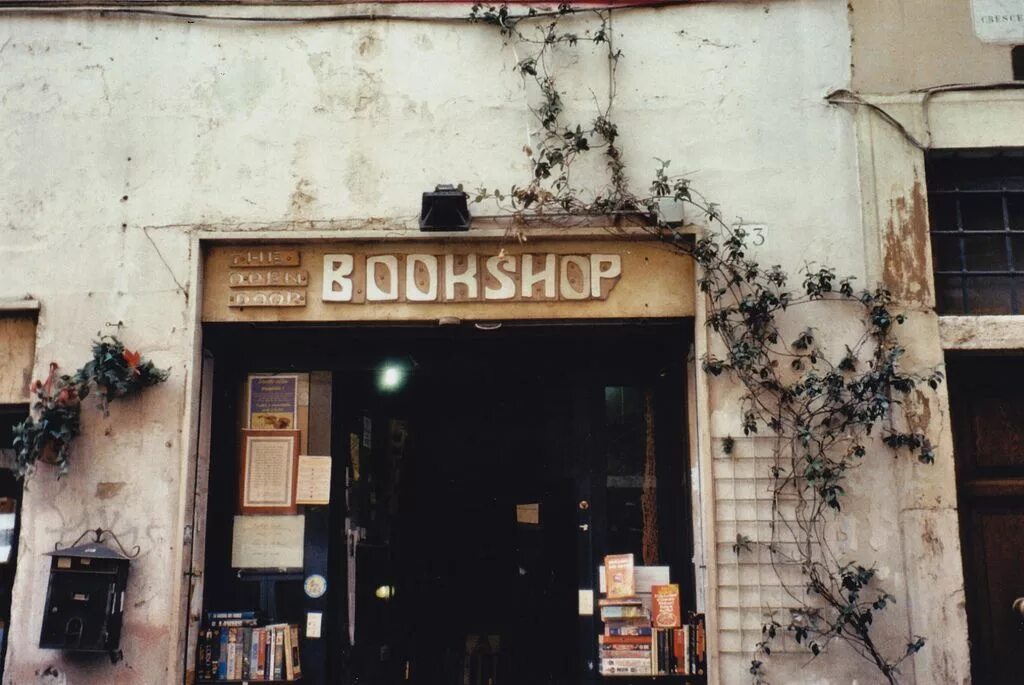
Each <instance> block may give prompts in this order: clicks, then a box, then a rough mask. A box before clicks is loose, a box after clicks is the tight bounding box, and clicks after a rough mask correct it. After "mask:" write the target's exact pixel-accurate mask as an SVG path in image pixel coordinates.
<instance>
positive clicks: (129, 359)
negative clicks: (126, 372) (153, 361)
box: [121, 349, 142, 376]
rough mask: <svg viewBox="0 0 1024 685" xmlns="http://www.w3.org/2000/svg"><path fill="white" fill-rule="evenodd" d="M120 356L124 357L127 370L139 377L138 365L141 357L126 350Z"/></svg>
mask: <svg viewBox="0 0 1024 685" xmlns="http://www.w3.org/2000/svg"><path fill="white" fill-rule="evenodd" d="M121 356H122V357H124V361H125V363H126V364H128V368H129V369H131V370H132V373H133V374H134V375H136V376H137V375H139V364H140V363H141V362H142V355H141V354H139V353H138V352H132V351H131V350H128V349H126V350H125V351H124V353H123V354H122V355H121Z"/></svg>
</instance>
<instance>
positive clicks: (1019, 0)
mask: <svg viewBox="0 0 1024 685" xmlns="http://www.w3.org/2000/svg"><path fill="white" fill-rule="evenodd" d="M971 11H972V15H973V18H974V33H975V34H976V35H977V36H978V38H979V39H981V41H982V42H983V43H1002V44H1006V45H1019V44H1021V43H1024V0H971Z"/></svg>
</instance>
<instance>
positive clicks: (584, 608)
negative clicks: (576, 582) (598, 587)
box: [580, 590, 594, 616]
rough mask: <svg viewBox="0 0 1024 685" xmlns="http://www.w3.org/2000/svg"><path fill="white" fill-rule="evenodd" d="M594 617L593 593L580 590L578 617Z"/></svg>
mask: <svg viewBox="0 0 1024 685" xmlns="http://www.w3.org/2000/svg"><path fill="white" fill-rule="evenodd" d="M593 615H594V591H593V590H580V616H593Z"/></svg>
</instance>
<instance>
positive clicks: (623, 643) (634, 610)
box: [598, 554, 655, 675]
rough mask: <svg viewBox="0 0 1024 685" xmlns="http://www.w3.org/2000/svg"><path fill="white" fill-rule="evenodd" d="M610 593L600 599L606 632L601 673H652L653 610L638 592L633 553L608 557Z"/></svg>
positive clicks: (602, 639) (600, 644) (600, 642)
mask: <svg viewBox="0 0 1024 685" xmlns="http://www.w3.org/2000/svg"><path fill="white" fill-rule="evenodd" d="M604 566H605V578H606V584H607V588H606V589H607V592H606V593H605V594H606V596H605V597H603V598H601V599H600V600H598V606H599V607H600V609H601V622H602V623H603V624H604V631H603V633H602V634H601V635H599V636H598V651H599V665H600V669H601V675H651V673H652V668H651V666H652V664H653V663H654V662H655V656H654V654H653V649H654V642H653V639H652V630H653V629H652V627H651V613H650V610H649V609H648V608H647V607H646V606H644V601H643V599H641V598H640V597H639V596H637V594H636V585H635V583H634V577H633V555H632V554H613V555H609V556H607V557H605V562H604Z"/></svg>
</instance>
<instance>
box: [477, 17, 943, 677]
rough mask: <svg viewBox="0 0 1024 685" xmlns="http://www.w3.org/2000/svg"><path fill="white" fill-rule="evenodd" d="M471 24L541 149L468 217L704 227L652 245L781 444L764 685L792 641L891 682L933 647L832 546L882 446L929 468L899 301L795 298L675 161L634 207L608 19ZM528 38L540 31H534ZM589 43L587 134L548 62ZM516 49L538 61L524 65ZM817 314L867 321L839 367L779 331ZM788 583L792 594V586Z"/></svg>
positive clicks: (847, 286) (870, 570)
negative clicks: (675, 215) (853, 658)
mask: <svg viewBox="0 0 1024 685" xmlns="http://www.w3.org/2000/svg"><path fill="white" fill-rule="evenodd" d="M579 13H586V14H593V15H594V16H596V17H597V19H598V21H599V24H598V25H597V27H595V28H593V29H591V30H588V31H585V32H584V33H582V34H577V33H571V32H565V31H562V30H561V28H560V26H559V22H560V20H561V19H562V18H563V17H565V16H568V15H573V14H579ZM471 19H472V20H473V21H478V22H484V23H487V24H491V25H493V26H495V27H497V28H498V30H499V32H500V34H501V36H502V38H503V40H504V41H505V42H506V43H507V44H510V45H512V47H513V49H514V51H515V56H516V69H517V70H518V71H519V73H520V75H521V76H522V78H523V80H524V84H526V85H529V84H531V83H532V84H533V85H535V87H536V88H535V90H536V93H537V95H538V96H539V101H538V102H536V103H534V104H531V105H528V106H529V111H530V112H531V114H532V116H533V117H534V119H535V120H536V123H537V124H539V126H540V129H539V134H538V135H539V140H538V142H537V143H536V144H530V145H528V146H527V150H526V151H527V153H528V154H529V156H530V161H531V169H532V174H531V179H530V181H529V182H528V183H527V184H526V185H524V186H513V187H512V188H511V190H510V191H509V192H508V194H507V195H506V194H504V193H502V192H501V191H499V190H488V189H486V188H481V189H479V190H478V192H477V193H476V197H475V202H478V203H479V202H484V201H486V200H493V201H495V202H496V203H497V204H498V206H499V208H501V209H503V210H505V211H506V212H508V213H509V214H511V215H512V216H513V218H515V219H516V220H517V222H519V223H524V222H526V221H528V220H530V219H531V218H543V219H544V220H545V221H546V222H547V223H552V218H553V216H558V217H561V218H563V219H565V218H567V217H568V218H572V217H587V216H594V215H602V216H609V215H611V216H614V217H616V218H617V219H620V220H622V219H626V220H633V221H635V222H641V223H644V224H645V225H646V226H648V227H651V226H652V223H651V220H650V219H651V212H652V211H653V210H654V207H655V206H656V203H657V201H658V200H659V198H665V197H671V198H674V199H675V200H676V201H678V202H682V203H685V204H687V205H689V206H690V207H692V208H693V209H696V210H697V212H698V213H699V214H700V215H701V216H702V217H703V219H704V220H705V223H706V225H707V227H708V231H707V232H706V234H705V235H704V236H703V237H700V238H699V239H697V240H696V241H695V240H694V239H693V237H692V236H689V235H684V234H683V233H681V232H679V231H676V230H670V229H665V228H661V227H658V228H653V227H652V228H651V230H652V231H653V232H655V233H656V234H657V235H658V237H659V238H661V239H663V240H665V241H667V242H668V243H670V244H671V245H673V246H675V247H676V248H677V249H679V250H680V251H681V252H684V253H685V254H687V255H690V256H692V257H693V259H694V260H695V261H696V262H697V264H698V265H699V267H700V274H701V275H700V277H699V280H698V285H699V288H700V290H701V292H702V293H703V294H704V296H705V297H706V298H707V302H708V320H707V325H708V326H709V327H710V328H711V329H712V330H713V331H714V332H715V334H716V335H717V336H718V337H719V338H720V339H721V341H722V343H723V346H724V349H725V354H724V356H723V357H722V358H721V359H719V358H716V357H708V358H706V359H704V360H703V368H704V370H705V371H706V372H707V373H709V374H711V375H714V376H722V375H726V376H728V377H731V378H732V379H734V380H735V381H737V382H739V383H740V384H741V385H742V386H743V387H744V389H745V390H746V394H745V397H744V401H743V410H742V424H741V428H742V430H743V433H744V434H745V435H747V436H753V435H760V434H761V433H762V432H763V431H767V432H768V434H769V435H770V436H771V438H772V440H771V444H772V445H773V447H772V454H771V457H772V458H771V463H772V465H771V467H770V470H769V473H767V474H764V475H765V476H767V477H769V478H770V482H771V483H772V488H771V492H770V496H771V503H772V520H771V539H770V541H768V542H760V543H755V544H760V545H762V546H763V549H765V550H766V551H767V553H768V555H769V557H770V559H771V563H772V565H773V567H774V568H775V570H776V573H777V575H778V577H779V580H780V584H781V585H782V586H783V588H784V589H785V592H786V594H787V595H788V600H789V601H788V602H787V603H786V604H787V606H786V607H774V608H772V607H765V611H766V615H767V617H768V618H767V621H766V622H765V624H764V626H763V629H762V640H761V641H760V642H758V644H757V645H756V652H755V657H754V658H753V659H752V661H751V666H750V672H751V674H752V676H753V677H754V680H755V682H757V683H764V682H767V681H766V680H765V673H764V663H763V661H762V659H763V658H764V657H767V656H770V655H771V652H772V644H773V641H774V640H775V639H776V638H777V637H780V636H784V635H788V636H790V637H791V638H792V639H794V640H795V641H796V642H797V643H798V644H801V645H804V646H805V647H806V648H807V649H808V650H809V651H810V652H811V654H812V655H813V656H814V657H817V656H818V655H819V654H822V653H823V652H824V650H825V649H826V648H827V647H828V646H829V645H830V644H831V643H832V642H833V641H835V640H841V641H843V642H845V643H846V644H847V645H849V646H850V647H851V648H852V649H853V650H854V652H856V653H857V654H858V655H859V656H860V657H862V658H863V659H864V660H866V661H867V662H868V663H870V664H872V665H873V666H874V667H875V668H877V669H878V671H879V672H880V673H881V674H882V675H883V676H884V677H885V678H886V680H887V681H888V682H890V683H897V682H898V681H897V678H898V675H899V671H898V668H899V666H900V664H902V663H903V662H904V661H905V660H906V659H908V658H909V657H910V656H911V655H913V654H915V653H916V652H918V651H919V650H920V649H921V648H922V647H923V646H924V643H925V641H924V638H922V637H918V636H912V637H910V638H909V639H908V640H907V641H906V646H905V648H903V649H901V650H899V651H898V652H897V653H895V654H893V653H889V650H888V649H887V647H888V645H881V644H879V642H878V641H877V640H876V638H875V637H874V635H873V633H872V629H873V627H874V625H875V618H876V615H877V613H878V612H881V611H882V610H884V609H885V608H886V607H887V606H888V605H890V604H892V603H893V602H894V601H895V600H894V598H893V596H892V595H890V594H889V593H888V592H886V591H885V590H884V589H882V588H881V587H879V586H878V583H877V579H876V573H875V569H874V566H873V562H872V563H867V564H865V563H860V562H858V561H856V560H853V559H850V558H848V557H847V556H846V555H845V554H843V553H842V552H841V551H839V550H836V549H834V548H833V547H832V545H831V544H830V542H829V536H828V531H829V530H830V528H831V527H832V526H833V525H834V524H835V522H836V518H837V517H839V516H842V515H843V502H844V501H845V500H846V498H848V497H849V495H848V493H847V486H848V485H849V483H848V480H847V474H848V473H849V472H850V471H851V470H853V469H855V468H857V467H858V466H860V465H861V464H869V463H871V461H872V460H877V459H878V458H879V457H880V456H881V455H880V454H878V453H879V452H882V451H884V450H882V449H880V447H881V444H884V445H886V446H887V447H889V448H892V449H905V450H908V451H910V452H912V453H914V454H916V455H917V458H918V459H919V460H920V461H921V462H922V463H931V461H932V460H933V459H934V454H933V450H932V447H931V444H930V443H929V442H928V439H927V438H926V437H925V436H924V435H923V434H921V433H916V432H900V431H899V430H896V428H895V427H894V426H895V425H896V423H898V422H899V419H900V418H901V414H903V413H905V409H904V406H903V399H904V398H905V397H906V396H907V395H908V394H909V393H911V392H914V391H915V389H916V388H918V387H919V386H920V385H921V384H924V385H928V386H930V387H931V388H933V389H934V388H936V387H937V386H938V384H939V383H940V382H941V381H942V375H941V374H940V373H939V372H938V371H935V370H929V371H926V372H924V373H914V372H909V371H905V370H904V369H903V368H902V366H901V363H900V362H901V358H902V357H903V354H904V350H903V348H902V347H901V346H900V344H899V342H898V340H897V338H896V335H895V328H896V327H897V326H899V325H900V324H902V323H903V321H904V318H903V315H902V314H898V313H895V307H894V303H893V301H892V296H891V294H890V293H889V292H888V291H887V290H885V289H884V288H881V287H879V288H875V289H873V290H860V291H855V290H854V287H853V284H852V281H851V279H838V278H837V277H836V274H835V272H834V270H832V269H830V268H827V267H821V268H812V267H807V268H805V269H804V270H803V272H802V273H801V286H800V288H799V290H798V291H796V292H793V291H791V290H789V288H788V281H789V276H788V274H787V273H786V272H785V271H783V269H782V268H781V267H779V266H772V267H768V268H765V267H762V266H761V265H760V264H758V263H757V261H755V260H754V259H752V258H751V257H750V256H749V255H748V251H747V246H746V244H745V238H746V234H745V232H744V230H743V229H742V228H736V227H730V226H729V225H727V224H726V223H725V221H723V219H722V217H721V214H720V211H719V208H718V206H717V205H715V204H714V203H711V202H709V201H708V200H706V199H705V198H704V197H703V196H701V195H700V194H699V193H697V192H696V191H695V190H694V189H692V188H691V187H690V183H689V181H688V180H687V179H686V178H683V177H673V176H669V175H668V173H667V169H668V166H669V162H667V161H660V160H659V162H660V166H659V167H658V168H656V170H655V176H654V179H653V180H652V182H651V185H650V195H648V196H646V197H639V196H637V195H635V194H634V193H633V192H632V191H631V190H630V188H629V184H628V179H627V176H626V169H625V165H624V164H623V162H622V154H621V151H620V150H619V148H618V147H617V145H616V141H617V139H618V136H619V130H618V127H617V125H616V124H615V123H614V122H613V120H612V118H611V112H612V105H613V103H614V98H615V86H614V82H615V68H616V65H617V64H618V61H619V60H620V59H622V58H623V54H622V53H621V51H619V50H617V49H615V48H614V46H613V43H612V36H611V30H610V20H611V10H603V11H598V10H590V9H586V10H577V9H575V8H573V7H571V6H570V5H567V4H563V5H559V7H558V11H557V12H555V13H551V12H547V13H537V12H535V11H533V10H529V11H527V12H526V13H525V14H522V15H515V16H514V15H512V14H510V12H509V9H508V7H507V6H504V5H503V6H498V7H495V6H484V5H475V6H474V7H473V10H472V15H471ZM524 26H532V28H533V29H534V31H532V32H527V31H526V30H525V29H524V28H523V27H524ZM581 42H582V43H586V42H590V43H592V44H593V45H595V46H598V47H602V48H603V49H604V50H606V51H607V57H608V62H609V71H608V76H609V87H608V97H607V100H606V102H605V104H604V105H603V106H598V107H597V112H596V114H595V116H594V118H593V119H592V120H591V121H590V122H588V123H586V124H576V125H574V124H571V123H570V124H566V123H565V122H564V114H565V113H564V107H563V99H562V92H561V91H560V90H559V89H558V88H559V81H558V79H557V75H556V74H555V73H554V71H553V66H552V65H553V63H554V60H553V55H554V52H555V51H556V50H558V49H568V48H574V47H577V46H578V45H580V44H581ZM520 49H523V50H524V51H525V50H529V52H527V53H526V55H525V56H523V53H521V52H520ZM528 97H529V93H528ZM595 149H598V150H602V151H603V154H604V156H605V168H606V173H607V178H606V183H605V185H604V186H603V187H601V188H598V189H596V190H594V191H592V194H591V195H590V199H589V200H588V199H585V198H584V195H585V194H584V193H583V192H582V191H580V190H579V189H577V188H575V187H574V185H573V182H572V175H571V170H572V166H573V164H574V163H575V162H577V161H578V160H579V159H580V158H581V157H582V156H583V155H585V154H586V153H587V152H590V151H592V150H595ZM816 302H821V303H827V305H828V306H833V307H851V306H852V307H855V308H857V310H858V311H859V315H860V316H861V318H862V319H863V321H864V324H865V329H864V331H863V333H862V334H861V335H860V337H859V339H858V340H856V341H853V342H852V344H850V345H848V346H846V349H845V351H844V352H843V353H842V355H841V356H839V357H838V359H834V360H831V359H830V358H829V357H828V355H827V354H826V351H825V350H823V349H822V348H821V346H820V345H819V342H818V340H817V338H816V335H815V331H814V329H813V328H811V327H805V328H803V330H802V332H800V333H798V334H797V335H796V337H795V338H793V339H792V340H787V339H786V337H785V336H784V334H783V330H782V329H783V326H782V325H781V324H780V323H779V321H778V318H779V317H782V316H785V317H786V318H787V320H789V322H790V324H792V319H793V318H796V313H795V312H799V311H801V310H802V308H803V307H805V306H807V305H812V303H816ZM794 310H795V312H794ZM786 328H789V326H786ZM799 328H800V327H799V326H797V327H796V329H797V330H798V329H799ZM732 443H733V441H732V439H731V438H727V439H726V441H725V442H724V444H723V447H725V448H726V451H727V452H728V451H731V445H732ZM766 494H767V493H766ZM751 544H752V543H751V541H750V539H749V538H748V537H747V536H745V535H739V536H737V540H736V544H735V545H733V549H734V551H735V552H736V553H737V554H743V553H749V552H752V551H753V549H752V548H751ZM794 572H796V573H797V574H798V575H797V576H796V577H798V578H799V580H794V579H793V573H794Z"/></svg>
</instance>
